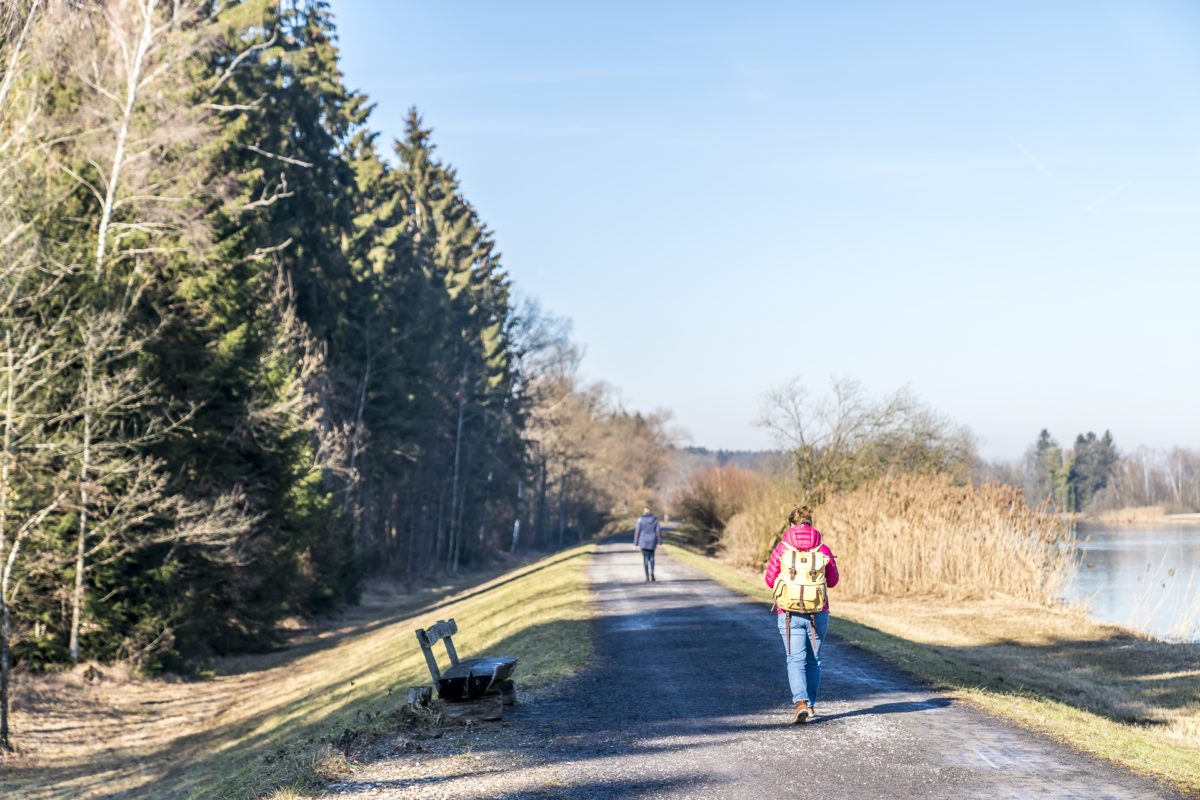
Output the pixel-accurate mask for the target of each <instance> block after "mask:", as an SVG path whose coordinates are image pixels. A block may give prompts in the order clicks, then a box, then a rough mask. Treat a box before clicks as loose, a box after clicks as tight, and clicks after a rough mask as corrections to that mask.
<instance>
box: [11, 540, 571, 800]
mask: <svg viewBox="0 0 1200 800" xmlns="http://www.w3.org/2000/svg"><path fill="white" fill-rule="evenodd" d="M591 550H592V546H591V545H587V546H583V547H578V548H575V549H573V550H568V551H565V552H562V553H558V554H556V555H553V556H550V557H548V558H545V559H542V560H541V561H538V562H535V563H532V564H529V565H526V566H524V567H520V568H518V569H515V570H512V571H511V572H506V573H503V574H499V575H495V576H494V577H491V578H490V579H488V580H484V581H483V582H479V580H478V578H477V579H476V580H475V582H473V583H470V584H469V583H468V581H466V580H464V581H461V582H460V583H459V584H458V585H457V586H452V587H449V588H448V589H443V590H442V591H441V592H440V593H438V592H426V593H424V594H422V595H420V596H418V597H414V598H405V597H401V598H379V597H377V598H374V600H372V601H371V602H369V603H366V604H364V607H363V608H361V609H357V610H355V611H353V612H352V613H353V616H352V617H350V618H348V619H347V620H346V623H345V624H344V625H341V626H339V627H337V628H335V629H331V630H326V631H323V632H321V633H320V634H318V635H315V636H313V637H311V638H310V639H309V640H307V641H303V642H300V643H298V644H296V645H294V646H293V647H291V648H288V649H286V650H284V651H281V652H278V653H273V654H269V655H264V656H247V657H244V658H240V659H231V660H229V661H228V662H226V663H224V664H223V665H222V669H221V670H220V672H221V674H219V675H218V676H217V677H215V678H214V679H213V680H210V681H205V682H200V683H192V684H180V683H171V682H165V681H143V682H140V683H138V684H137V685H136V686H134V687H132V693H133V694H134V695H135V696H136V698H137V700H136V701H133V700H131V701H130V703H131V715H130V716H129V718H128V719H125V720H119V719H116V718H115V716H114V715H111V714H109V713H107V709H95V710H94V711H92V718H93V719H94V720H97V722H95V723H94V724H95V729H94V730H92V731H90V732H89V734H90V735H89V740H90V741H89V742H88V743H85V744H80V743H74V744H73V747H72V748H64V749H62V750H60V751H58V752H56V753H53V754H50V757H49V758H43V760H42V762H38V761H37V760H36V757H37V755H38V754H37V753H36V752H34V751H31V753H30V755H31V756H32V757H34V759H35V760H34V761H31V762H30V763H29V764H28V765H27V768H17V769H12V770H6V771H7V772H8V774H7V775H6V776H5V777H3V778H0V795H2V796H6V797H7V796H13V797H22V798H28V799H29V800H42V799H44V798H56V797H93V796H107V795H111V794H114V793H116V792H120V791H125V792H128V795H127V796H129V797H153V798H155V799H156V800H157V799H158V798H197V800H199V798H203V800H235V799H237V800H240V799H241V798H252V797H272V798H276V800H289V799H290V798H294V797H297V796H304V795H306V794H311V793H313V792H314V791H316V790H318V789H319V787H320V786H322V785H323V784H324V783H325V782H327V781H328V780H330V779H333V778H336V777H337V776H339V775H341V774H344V773H345V771H346V770H347V763H348V762H347V754H348V753H351V754H352V753H353V751H354V750H355V748H356V747H359V746H365V743H368V742H370V741H371V739H372V737H374V736H378V735H381V734H383V733H385V732H387V731H390V730H395V729H397V728H398V727H402V726H404V725H406V724H411V723H412V721H413V720H412V718H411V715H410V714H409V712H407V711H405V710H404V706H405V703H406V699H407V697H406V688H407V687H409V686H417V685H427V684H429V683H430V676H429V672H428V669H427V667H426V664H425V660H424V657H423V655H422V654H421V651H420V648H419V647H418V645H417V641H416V637H415V636H414V631H415V630H416V629H417V628H426V627H429V626H430V625H432V624H434V623H435V622H437V621H438V620H440V619H450V618H454V619H455V620H456V621H457V623H458V626H459V634H458V635H457V636H455V637H454V638H455V645H456V647H457V650H458V653H459V656H460V657H462V658H469V657H472V656H476V655H484V654H488V655H506V656H516V657H517V658H519V659H520V662H519V664H518V665H517V669H516V671H515V672H514V675H513V677H514V679H515V680H516V682H517V686H518V691H522V690H527V689H531V688H536V687H540V686H545V685H547V684H551V683H554V682H557V681H559V680H562V679H563V678H565V677H567V676H569V675H571V674H572V673H573V672H575V671H576V670H578V669H579V668H580V667H581V666H582V665H584V664H585V663H587V662H588V660H589V659H590V658H591V655H592V642H591V635H590V623H589V621H588V620H589V609H588V606H587V603H588V597H587V590H586V581H585V580H584V578H583V570H584V568H585V566H586V563H587V555H588V554H589V553H590V552H591ZM437 654H438V658H439V663H440V664H441V665H442V666H443V667H444V666H445V665H446V664H447V662H448V660H447V658H446V654H445V652H444V651H443V650H442V648H441V646H440V645H439V646H438V647H437ZM148 709H149V710H148ZM26 727H32V726H26ZM114 742H119V743H121V747H119V748H115V749H114V748H113V747H111V745H112V744H113V743H114ZM31 745H33V746H36V742H32V743H31ZM106 745H108V746H107V747H106ZM49 746H50V745H49V744H48V745H47V747H49ZM42 755H43V756H46V755H47V754H45V753H43V754H42Z"/></svg>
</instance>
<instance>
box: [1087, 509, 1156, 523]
mask: <svg viewBox="0 0 1200 800" xmlns="http://www.w3.org/2000/svg"><path fill="white" fill-rule="evenodd" d="M1086 519H1087V521H1088V522H1091V523H1096V524H1100V525H1146V524H1156V523H1161V522H1166V521H1167V510H1166V509H1165V508H1163V507H1162V506H1135V507H1131V508H1115V509H1111V510H1109V511H1101V512H1099V513H1098V514H1088V515H1086Z"/></svg>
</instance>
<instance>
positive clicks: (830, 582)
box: [763, 506, 838, 724]
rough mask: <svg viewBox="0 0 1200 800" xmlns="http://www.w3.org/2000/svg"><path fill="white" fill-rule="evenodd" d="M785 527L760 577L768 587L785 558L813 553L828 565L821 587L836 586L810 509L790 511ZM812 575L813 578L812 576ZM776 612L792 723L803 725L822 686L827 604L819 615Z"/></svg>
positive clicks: (812, 713) (831, 563)
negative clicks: (785, 665)
mask: <svg viewBox="0 0 1200 800" xmlns="http://www.w3.org/2000/svg"><path fill="white" fill-rule="evenodd" d="M788 525H789V526H790V527H789V528H788V529H787V530H786V531H784V532H783V540H782V541H781V542H780V543H779V544H777V545H775V549H774V550H773V551H772V552H771V560H770V562H769V563H768V564H767V572H766V574H765V575H764V576H763V579H764V580H765V581H766V582H767V586H769V587H770V588H771V589H775V584H776V582H777V581H778V580H779V574H780V571H781V570H782V568H783V567H782V561H783V559H784V557H785V554H788V553H790V552H791V551H801V552H804V551H814V552H815V553H819V554H823V555H824V556H826V557H827V558H828V563H826V564H825V566H824V581H823V582H824V585H825V586H826V587H833V586H837V582H838V571H837V562H836V561H834V558H833V553H832V552H830V550H829V548H828V547H827V546H826V545H824V544H823V543H822V542H821V532H820V531H819V530H817V529H816V528H814V527H813V525H812V509H811V508H809V507H808V506H798V507H796V508H793V509H792V513H791V514H790V515H788ZM814 560H815V561H817V562H820V561H824V560H825V559H822V558H820V556H815V558H814ZM793 571H794V570H793ZM813 574H814V576H816V573H815V572H814V573H813ZM816 577H819V576H816ZM777 596H778V595H777ZM775 610H776V612H777V613H776V624H777V625H778V627H779V634H780V636H781V637H782V638H783V644H784V649H785V650H786V651H787V674H788V683H789V684H791V688H792V702H793V703H795V706H796V711H795V713H794V714H793V716H792V722H793V723H796V724H802V723H804V722H806V721H807V720H809V719H810V718H812V717H815V716H816V711H815V710H814V705H815V704H816V701H817V689H819V688H820V686H821V643H822V642H823V641H824V640H825V632H826V630H828V628H829V603H828V602H825V603H824V605H823V607H822V608H821V610H820V611H816V612H814V613H811V614H805V613H798V612H794V611H793V612H788V611H785V610H784V609H782V608H779V607H778V606H776V608H775Z"/></svg>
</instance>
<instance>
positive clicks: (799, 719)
mask: <svg viewBox="0 0 1200 800" xmlns="http://www.w3.org/2000/svg"><path fill="white" fill-rule="evenodd" d="M805 722H808V701H807V700H801V701H800V702H799V703H796V716H794V717H792V724H793V725H803V724H804V723H805Z"/></svg>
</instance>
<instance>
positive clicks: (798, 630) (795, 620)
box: [777, 611, 829, 706]
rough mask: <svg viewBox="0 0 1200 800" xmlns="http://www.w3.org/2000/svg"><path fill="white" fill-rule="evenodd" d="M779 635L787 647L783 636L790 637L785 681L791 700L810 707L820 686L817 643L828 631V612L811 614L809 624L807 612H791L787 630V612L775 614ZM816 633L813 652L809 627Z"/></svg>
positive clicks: (822, 640) (819, 657)
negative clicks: (789, 628) (790, 621)
mask: <svg viewBox="0 0 1200 800" xmlns="http://www.w3.org/2000/svg"><path fill="white" fill-rule="evenodd" d="M777 616H778V617H779V619H778V625H779V636H780V638H782V639H783V646H784V648H785V649H786V648H787V644H788V642H787V636H788V634H789V633H790V634H791V637H792V650H791V652H790V653H788V657H787V673H788V683H789V684H791V687H792V702H793V703H799V702H800V701H801V700H807V701H808V704H809V705H810V706H812V705H813V704H815V703H816V702H817V689H819V688H820V687H821V643H822V642H824V641H825V632H826V631H827V630H829V612H828V611H820V612H818V613H816V614H814V615H813V618H814V621H815V622H816V625H815V626H814V625H810V623H809V621H808V615H807V614H792V627H791V630H790V631H789V630H787V627H786V620H787V614H779V615H777ZM810 627H811V628H813V629H814V630H815V631H816V634H817V649H816V652H813V643H812V637H811V636H810V634H809V628H810Z"/></svg>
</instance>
